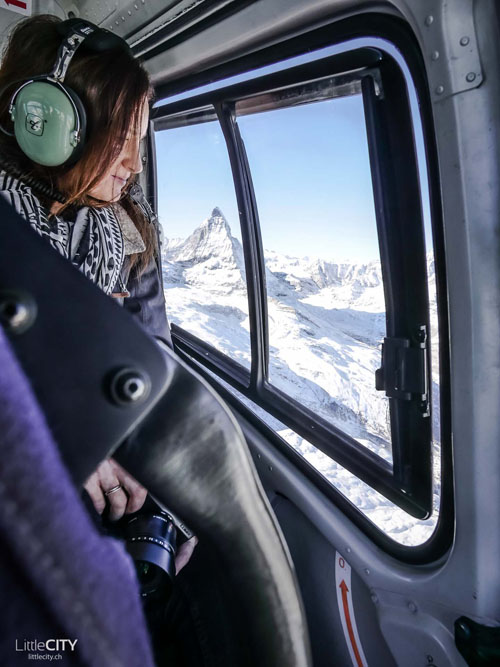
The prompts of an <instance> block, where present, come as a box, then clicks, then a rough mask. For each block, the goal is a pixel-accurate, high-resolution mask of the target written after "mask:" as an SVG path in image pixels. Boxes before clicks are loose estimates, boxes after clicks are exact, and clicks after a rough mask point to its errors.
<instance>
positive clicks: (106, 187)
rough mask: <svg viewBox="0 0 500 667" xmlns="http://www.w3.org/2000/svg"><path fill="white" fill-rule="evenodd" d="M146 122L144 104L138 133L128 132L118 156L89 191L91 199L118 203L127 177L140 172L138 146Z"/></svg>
mask: <svg viewBox="0 0 500 667" xmlns="http://www.w3.org/2000/svg"><path fill="white" fill-rule="evenodd" d="M148 120H149V107H148V104H147V102H145V103H144V104H143V106H142V111H141V123H140V132H138V133H137V132H130V134H129V135H128V136H127V139H126V140H125V143H124V144H123V148H122V150H121V152H120V155H119V156H118V157H117V158H116V160H115V161H114V162H113V164H112V165H111V167H110V168H109V169H108V171H107V172H106V173H105V174H104V176H103V177H102V179H101V180H100V181H99V183H97V185H96V186H95V187H94V188H92V190H89V195H90V196H91V197H94V198H95V199H99V200H100V201H105V202H114V201H118V200H119V199H120V197H121V195H122V190H123V188H124V187H125V185H126V184H127V181H128V179H129V177H130V176H131V175H132V174H138V173H139V172H141V171H142V160H141V156H140V144H141V140H142V139H143V138H144V137H145V136H146V133H147V131H148Z"/></svg>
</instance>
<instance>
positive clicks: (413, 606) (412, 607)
mask: <svg viewBox="0 0 500 667" xmlns="http://www.w3.org/2000/svg"><path fill="white" fill-rule="evenodd" d="M408 609H409V610H410V611H411V613H412V614H416V613H417V605H416V604H415V603H414V602H408Z"/></svg>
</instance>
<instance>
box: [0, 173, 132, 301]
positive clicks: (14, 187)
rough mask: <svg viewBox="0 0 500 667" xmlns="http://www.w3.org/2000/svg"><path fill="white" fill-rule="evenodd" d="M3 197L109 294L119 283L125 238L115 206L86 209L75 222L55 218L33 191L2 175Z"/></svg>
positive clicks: (53, 245)
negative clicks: (49, 214)
mask: <svg viewBox="0 0 500 667" xmlns="http://www.w3.org/2000/svg"><path fill="white" fill-rule="evenodd" d="M0 196H2V197H3V198H4V199H5V200H6V201H7V203H9V204H11V206H13V207H14V208H15V210H16V211H17V212H18V213H19V215H21V216H22V217H23V218H24V219H25V220H27V221H28V222H29V223H30V225H31V226H32V227H33V229H34V230H35V231H36V232H38V234H40V236H43V237H45V238H46V239H47V241H49V243H50V245H51V246H52V247H53V248H54V249H55V250H57V251H58V252H60V253H61V255H63V256H64V257H67V258H68V259H69V260H70V261H71V262H72V264H73V265H74V266H76V267H77V268H78V269H80V271H82V273H83V274H84V275H85V276H87V278H89V280H92V282H94V283H95V284H96V285H98V286H99V287H100V288H101V289H102V290H103V291H104V292H105V293H106V294H110V293H111V292H112V290H113V288H114V286H115V284H116V282H117V281H118V278H119V276H120V271H121V268H122V264H123V258H124V244H123V236H122V232H121V229H120V225H119V222H118V220H117V217H116V214H115V211H114V209H113V207H112V206H108V207H105V208H90V207H88V206H83V207H81V208H80V209H78V211H77V212H76V215H75V217H74V219H66V217H65V218H62V217H58V216H52V217H51V218H50V220H49V217H48V211H47V210H46V209H45V207H44V206H42V204H41V203H40V201H39V199H38V198H37V196H36V195H35V194H34V192H33V191H32V189H31V188H30V187H28V186H27V185H25V184H24V183H23V182H22V181H20V180H18V179H16V178H14V177H12V176H9V175H8V174H7V172H5V171H0Z"/></svg>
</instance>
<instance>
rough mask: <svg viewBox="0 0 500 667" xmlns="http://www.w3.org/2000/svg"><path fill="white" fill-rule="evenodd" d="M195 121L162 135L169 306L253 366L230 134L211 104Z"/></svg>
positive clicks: (194, 329)
mask: <svg viewBox="0 0 500 667" xmlns="http://www.w3.org/2000/svg"><path fill="white" fill-rule="evenodd" d="M200 120H201V121H202V122H200ZM190 121H191V122H190V123H189V124H188V125H186V124H183V125H182V126H177V125H176V124H175V122H172V127H170V128H169V130H168V131H163V132H159V133H158V134H157V138H156V142H157V151H158V154H159V155H161V163H160V164H161V170H160V172H159V180H158V195H159V206H160V209H161V211H162V216H161V217H162V224H163V226H164V230H165V244H164V252H163V259H162V265H163V281H164V285H165V288H166V290H167V299H168V312H169V316H170V319H171V322H172V323H174V324H175V325H177V326H179V327H182V328H183V329H185V330H187V331H188V332H190V333H191V334H193V335H194V336H197V337H198V338H201V339H202V340H204V341H206V342H207V343H210V344H211V345H212V346H213V347H214V348H216V349H217V350H218V351H220V352H221V353H224V354H226V355H229V356H230V357H232V358H233V359H235V360H236V361H237V362H239V364H241V365H242V366H244V367H247V368H250V333H249V330H250V329H249V321H248V298H247V289H246V273H245V264H244V259H243V250H242V245H241V234H240V232H239V217H238V206H237V203H236V198H235V193H234V185H233V180H232V176H231V168H230V165H229V160H228V156H227V150H226V145H225V141H224V136H223V134H222V131H221V128H220V125H219V123H218V121H217V119H215V120H214V119H213V116H212V115H211V113H210V111H209V110H208V111H207V112H206V113H203V114H198V115H196V117H194V118H193V117H190ZM228 221H231V226H229V222H228ZM221 325H222V328H221Z"/></svg>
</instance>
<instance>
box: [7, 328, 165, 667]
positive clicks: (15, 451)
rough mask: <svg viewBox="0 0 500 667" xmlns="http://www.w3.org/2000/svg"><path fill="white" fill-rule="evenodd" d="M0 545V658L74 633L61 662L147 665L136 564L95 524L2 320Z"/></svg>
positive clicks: (10, 658) (14, 657)
mask: <svg viewBox="0 0 500 667" xmlns="http://www.w3.org/2000/svg"><path fill="white" fill-rule="evenodd" d="M40 354H43V350H41V351H40ZM89 418H91V417H90V416H89ZM0 549H1V551H0V562H1V569H0V595H1V597H0V600H1V617H0V663H1V664H5V665H17V664H26V663H27V660H28V655H27V653H26V652H19V651H16V640H18V644H17V646H18V647H19V646H22V642H23V641H24V640H28V641H31V640H35V639H37V640H39V641H46V640H47V639H54V638H55V639H58V638H59V639H62V638H69V639H71V640H74V639H78V642H77V644H76V648H75V651H74V652H71V651H70V650H68V648H67V647H68V645H66V650H64V651H62V652H61V653H62V655H63V658H62V660H58V664H61V663H62V664H86V665H96V666H101V665H102V666H103V667H104V666H105V667H112V666H114V665H117V666H118V665H124V666H125V665H126V667H135V666H136V665H137V666H138V667H139V665H140V666H141V667H147V666H148V665H152V664H153V659H152V655H151V649H150V644H149V637H148V634H147V631H146V627H145V621H144V616H143V613H142V608H141V604H140V598H139V593H138V590H137V583H136V579H135V574H134V570H133V565H132V562H131V560H130V558H129V556H128V555H127V554H126V552H125V550H124V548H123V546H122V544H121V543H119V542H117V541H116V540H113V539H111V538H107V537H103V536H101V535H99V534H98V533H97V532H96V530H95V528H94V527H93V526H92V524H91V522H90V519H89V517H88V515H87V514H86V511H85V509H84V507H83V504H82V502H81V500H80V498H79V495H78V492H77V490H76V489H75V487H74V486H73V485H72V482H71V480H70V477H69V474H68V472H67V471H66V469H65V467H64V465H63V463H62V461H61V459H60V457H59V454H58V451H57V447H56V445H55V444H54V441H53V439H52V436H51V434H50V432H49V430H48V427H47V425H46V423H45V420H44V417H43V415H42V413H41V411H40V409H39V407H38V404H37V402H36V399H35V398H34V395H33V393H32V391H31V388H30V386H29V383H28V381H27V379H26V377H25V376H24V374H23V372H22V370H21V369H20V367H19V365H18V363H17V360H16V359H15V358H14V355H13V353H12V350H11V347H10V345H9V343H8V341H7V340H6V338H5V335H4V333H3V331H2V329H1V327H0ZM51 646H53V644H51ZM44 662H48V660H44Z"/></svg>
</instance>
